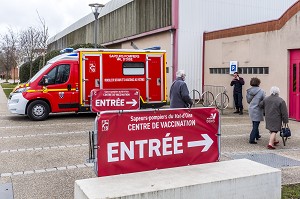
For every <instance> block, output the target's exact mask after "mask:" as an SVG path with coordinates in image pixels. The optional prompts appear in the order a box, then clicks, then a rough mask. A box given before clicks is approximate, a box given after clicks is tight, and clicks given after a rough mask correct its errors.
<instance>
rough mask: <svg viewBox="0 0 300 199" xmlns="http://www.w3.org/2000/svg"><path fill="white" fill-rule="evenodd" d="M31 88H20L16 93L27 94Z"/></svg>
mask: <svg viewBox="0 0 300 199" xmlns="http://www.w3.org/2000/svg"><path fill="white" fill-rule="evenodd" d="M29 88H30V87H24V88H18V89H17V90H15V92H14V93H23V92H26V91H27V90H28V89H29Z"/></svg>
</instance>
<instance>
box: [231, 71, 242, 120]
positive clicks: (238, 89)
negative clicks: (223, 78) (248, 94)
mask: <svg viewBox="0 0 300 199" xmlns="http://www.w3.org/2000/svg"><path fill="white" fill-rule="evenodd" d="M244 84H245V81H244V79H243V78H242V77H240V76H239V73H238V72H235V73H234V74H233V80H232V81H231V83H230V86H234V88H233V99H234V103H235V108H236V111H235V112H234V113H239V114H240V115H243V85H244Z"/></svg>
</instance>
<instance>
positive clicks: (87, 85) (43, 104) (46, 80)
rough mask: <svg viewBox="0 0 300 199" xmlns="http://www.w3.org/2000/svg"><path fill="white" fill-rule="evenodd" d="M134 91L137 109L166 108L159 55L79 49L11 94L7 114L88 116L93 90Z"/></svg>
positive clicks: (163, 66)
mask: <svg viewBox="0 0 300 199" xmlns="http://www.w3.org/2000/svg"><path fill="white" fill-rule="evenodd" d="M131 88H135V89H139V90H140V107H141V108H158V107H161V106H163V105H165V104H166V52H165V51H164V50H125V49H78V50H76V51H73V52H71V53H65V54H61V55H58V56H57V57H54V58H53V59H51V60H49V61H48V62H47V64H46V66H44V67H43V68H42V69H41V70H40V71H39V72H38V73H36V74H35V75H34V76H33V77H32V78H31V79H30V80H29V81H28V82H26V83H25V84H21V85H19V86H18V87H17V88H15V89H14V91H13V92H12V93H11V94H10V97H9V100H8V109H9V110H10V112H11V113H15V114H22V115H28V117H29V118H30V119H31V120H45V119H46V118H47V117H48V115H49V113H59V112H86V111H90V92H91V90H92V89H131Z"/></svg>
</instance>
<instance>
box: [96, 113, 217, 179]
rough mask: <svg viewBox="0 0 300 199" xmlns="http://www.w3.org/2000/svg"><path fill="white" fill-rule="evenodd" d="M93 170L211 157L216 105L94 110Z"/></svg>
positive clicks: (139, 168)
mask: <svg viewBox="0 0 300 199" xmlns="http://www.w3.org/2000/svg"><path fill="white" fill-rule="evenodd" d="M97 117H98V118H97V134H98V138H97V141H98V149H97V169H98V171H97V175H98V176H109V175H117V174H124V173H133V172H140V171H147V170H154V169H163V168H171V167H179V166H187V165H194V164H203V163H209V162H215V161H217V160H218V158H219V148H218V146H219V144H218V142H219V139H218V133H219V120H220V118H219V112H218V110H217V109H215V108H192V109H161V110H155V111H154V110H143V111H142V110H139V111H124V112H122V113H118V112H115V111H114V112H112V111H110V112H101V113H100V114H99V116H97Z"/></svg>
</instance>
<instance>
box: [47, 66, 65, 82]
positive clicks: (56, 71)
mask: <svg viewBox="0 0 300 199" xmlns="http://www.w3.org/2000/svg"><path fill="white" fill-rule="evenodd" d="M69 75H70V65H58V66H56V67H55V68H53V69H52V70H51V71H50V72H49V73H48V74H47V77H48V85H51V84H62V83H65V82H67V81H68V79H69Z"/></svg>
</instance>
